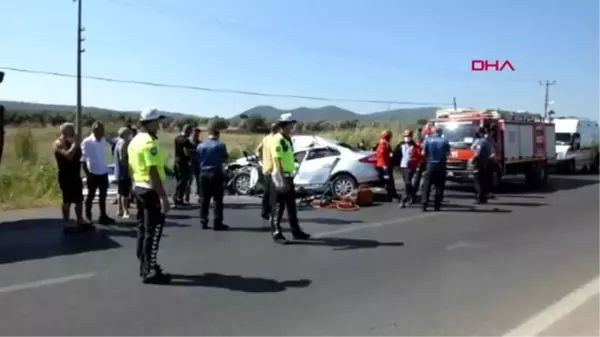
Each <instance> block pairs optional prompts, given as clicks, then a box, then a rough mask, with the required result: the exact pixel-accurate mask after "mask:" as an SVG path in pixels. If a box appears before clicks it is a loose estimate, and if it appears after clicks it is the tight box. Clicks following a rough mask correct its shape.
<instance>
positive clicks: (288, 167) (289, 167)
mask: <svg viewBox="0 0 600 337" xmlns="http://www.w3.org/2000/svg"><path fill="white" fill-rule="evenodd" d="M279 123H281V124H283V125H285V124H286V123H295V121H293V120H292V119H291V114H283V115H282V116H281V118H280V120H279ZM270 143H271V144H270V145H271V146H270V147H271V156H272V158H273V161H276V160H279V161H280V163H281V170H282V172H273V173H272V174H271V178H270V183H271V184H272V185H271V189H270V190H271V195H272V197H271V200H272V202H273V204H272V208H271V219H270V223H271V229H272V235H273V240H274V241H275V242H277V243H285V242H286V238H285V236H284V235H283V231H282V229H281V219H282V218H283V212H284V210H285V209H286V208H287V214H288V220H289V222H290V227H291V229H292V235H293V236H294V238H295V239H299V240H305V239H308V238H310V235H308V234H306V233H305V232H304V231H302V229H301V228H300V224H299V221H298V211H297V207H296V191H295V189H294V174H295V171H296V163H295V160H294V146H293V144H292V140H291V139H290V138H289V137H288V136H286V135H284V134H282V133H277V134H275V135H273V138H272V139H271V142H270ZM280 179H282V180H283V181H279V180H280ZM282 183H285V186H287V188H286V189H282Z"/></svg>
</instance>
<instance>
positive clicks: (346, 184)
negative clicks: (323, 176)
mask: <svg viewBox="0 0 600 337" xmlns="http://www.w3.org/2000/svg"><path fill="white" fill-rule="evenodd" d="M353 189H354V183H353V182H352V181H350V180H349V179H338V180H336V181H335V184H334V186H333V193H334V194H335V195H347V194H350V193H351V192H352V190H353Z"/></svg>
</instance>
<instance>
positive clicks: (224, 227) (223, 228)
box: [213, 224, 229, 231]
mask: <svg viewBox="0 0 600 337" xmlns="http://www.w3.org/2000/svg"><path fill="white" fill-rule="evenodd" d="M228 229H229V226H227V225H225V224H220V225H214V226H213V231H226V230H228Z"/></svg>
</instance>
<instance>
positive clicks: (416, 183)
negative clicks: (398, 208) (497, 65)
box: [412, 163, 427, 192]
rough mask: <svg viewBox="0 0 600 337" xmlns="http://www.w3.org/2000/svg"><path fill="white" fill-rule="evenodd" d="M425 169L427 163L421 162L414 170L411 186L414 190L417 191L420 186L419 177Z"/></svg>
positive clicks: (420, 177)
mask: <svg viewBox="0 0 600 337" xmlns="http://www.w3.org/2000/svg"><path fill="white" fill-rule="evenodd" d="M425 169H427V164H425V163H421V164H420V165H419V167H417V171H416V172H415V177H414V178H413V183H412V185H413V187H414V189H415V191H417V192H418V191H419V189H420V188H421V179H422V178H423V174H424V173H425Z"/></svg>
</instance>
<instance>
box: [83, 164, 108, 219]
mask: <svg viewBox="0 0 600 337" xmlns="http://www.w3.org/2000/svg"><path fill="white" fill-rule="evenodd" d="M87 188H88V195H87V197H86V198H85V216H86V217H87V218H88V219H91V218H92V203H93V202H94V198H95V197H96V191H97V192H98V207H99V208H100V217H106V216H107V214H106V193H107V192H108V174H99V175H98V174H92V173H90V174H89V175H88V176H87Z"/></svg>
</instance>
